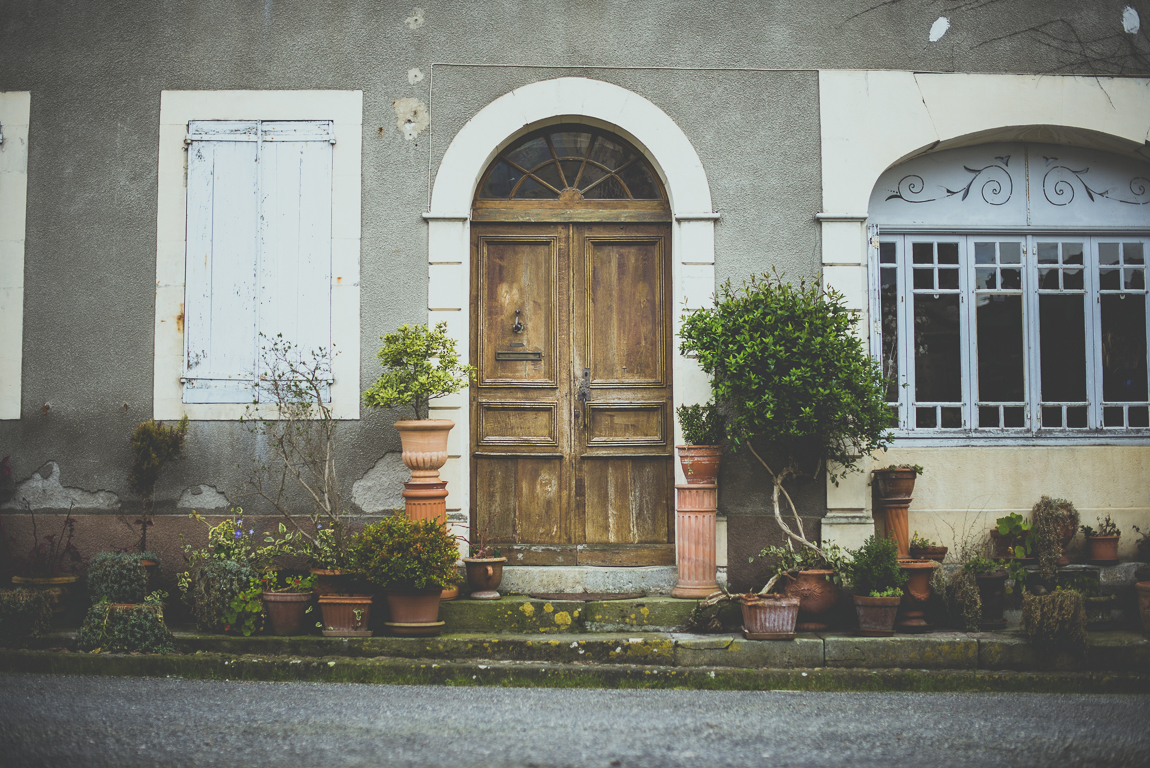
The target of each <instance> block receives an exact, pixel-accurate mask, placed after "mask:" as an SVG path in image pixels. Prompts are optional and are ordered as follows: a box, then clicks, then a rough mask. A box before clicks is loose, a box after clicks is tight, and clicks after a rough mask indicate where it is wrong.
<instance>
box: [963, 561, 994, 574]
mask: <svg viewBox="0 0 1150 768" xmlns="http://www.w3.org/2000/svg"><path fill="white" fill-rule="evenodd" d="M962 570H963V572H965V573H969V574H972V575H973V574H976V573H996V572H997V571H1001V570H1002V561H1000V560H991V559H990V558H989V557H972V558H971V559H970V560H968V561H966V563H964V564H963V566H962Z"/></svg>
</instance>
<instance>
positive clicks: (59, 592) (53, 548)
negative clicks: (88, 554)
mask: <svg viewBox="0 0 1150 768" xmlns="http://www.w3.org/2000/svg"><path fill="white" fill-rule="evenodd" d="M24 506H25V508H27V509H28V514H29V517H30V518H31V520H32V546H31V547H30V548H29V549H28V552H27V554H26V555H25V556H24V557H22V558H21V557H18V556H17V557H15V558H13V559H14V561H15V573H14V575H13V576H12V584H13V585H15V586H18V587H24V588H27V589H30V590H34V591H40V592H45V593H46V595H47V597H48V601H49V603H50V604H51V606H52V612H53V613H63V612H64V611H66V610H67V609H68V605H69V603H70V600H71V597H72V585H73V584H75V583H76V582H77V581H79V580H80V577H79V575H77V574H76V568H77V567H78V566H79V565H80V564H81V563H82V562H83V558H82V557H81V556H80V550H79V549H78V548H77V547H76V545H75V543H73V541H72V539H73V538H74V537H75V535H76V521H75V520H73V519H72V512H71V510H69V511H68V514H67V515H65V517H64V521H63V522H62V523H61V525H60V532H59V533H46V534H44V536H43V538H41V536H40V532H39V530H38V527H37V524H36V515H35V514H34V513H33V512H32V509H31V507H30V506H29V505H28V502H27V501H25V502H24ZM2 525H3V520H2V518H0V526H2ZM12 541H13V540H12V539H5V542H4V543H5V546H8V545H9V543H11V542H12Z"/></svg>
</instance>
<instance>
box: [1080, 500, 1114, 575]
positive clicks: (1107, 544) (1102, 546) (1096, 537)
mask: <svg viewBox="0 0 1150 768" xmlns="http://www.w3.org/2000/svg"><path fill="white" fill-rule="evenodd" d="M1082 533H1083V535H1085V536H1086V546H1087V548H1088V550H1087V551H1088V554H1087V559H1088V560H1089V561H1090V562H1092V563H1094V564H1095V565H1113V564H1114V563H1117V562H1118V540H1119V539H1120V538H1121V536H1122V532H1121V531H1119V530H1118V526H1117V524H1115V522H1114V521H1113V520H1112V519H1110V515H1109V513H1107V515H1106V516H1105V517H1100V518H1098V527H1097V528H1094V527H1092V526H1089V525H1084V526H1082Z"/></svg>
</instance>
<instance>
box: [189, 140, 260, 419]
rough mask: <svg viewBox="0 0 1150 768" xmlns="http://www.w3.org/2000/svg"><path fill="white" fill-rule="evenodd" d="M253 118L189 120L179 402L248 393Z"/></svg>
mask: <svg viewBox="0 0 1150 768" xmlns="http://www.w3.org/2000/svg"><path fill="white" fill-rule="evenodd" d="M258 135H259V124H258V123H256V122H254V121H246V122H238V121H193V122H191V123H189V124H188V139H189V144H188V220H187V227H188V233H187V250H186V259H185V263H186V271H185V287H184V402H186V403H237V402H246V401H250V400H251V399H252V394H253V389H252V385H253V383H254V381H255V363H256V332H257V330H256V317H257V315H256V289H257V273H258V268H259V254H258V247H259V241H258V226H257V225H258V222H259V208H258V205H259V186H258V185H259V167H258V163H257V157H258V149H259V145H258V142H257V138H258Z"/></svg>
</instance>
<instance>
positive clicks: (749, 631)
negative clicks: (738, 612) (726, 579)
mask: <svg viewBox="0 0 1150 768" xmlns="http://www.w3.org/2000/svg"><path fill="white" fill-rule="evenodd" d="M739 607H740V608H742V609H743V634H744V635H746V636H747V639H748V640H794V639H795V624H796V622H797V620H798V617H799V599H798V598H797V597H787V596H786V595H775V594H770V595H756V594H746V595H739Z"/></svg>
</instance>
